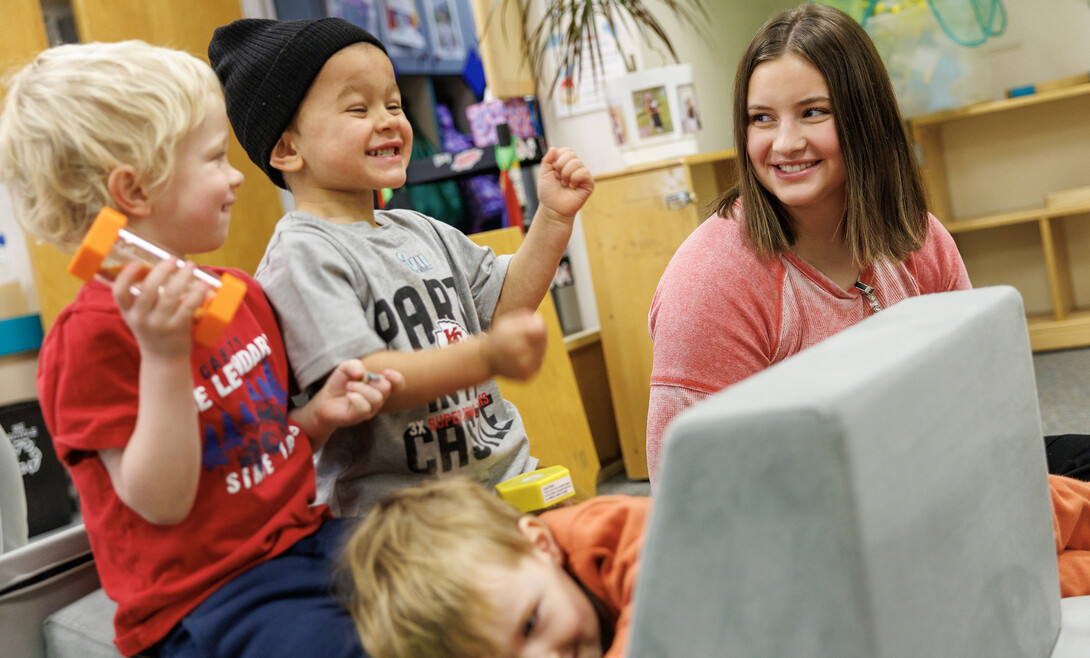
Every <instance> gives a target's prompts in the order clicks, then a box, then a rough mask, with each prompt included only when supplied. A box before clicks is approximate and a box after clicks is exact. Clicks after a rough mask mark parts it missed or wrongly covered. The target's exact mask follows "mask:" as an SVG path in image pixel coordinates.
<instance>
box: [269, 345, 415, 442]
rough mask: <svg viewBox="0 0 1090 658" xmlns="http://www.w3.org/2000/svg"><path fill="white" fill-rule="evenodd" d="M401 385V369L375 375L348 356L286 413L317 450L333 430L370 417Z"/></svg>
mask: <svg viewBox="0 0 1090 658" xmlns="http://www.w3.org/2000/svg"><path fill="white" fill-rule="evenodd" d="M403 388H405V378H404V376H402V374H401V373H400V372H398V371H396V370H391V369H389V368H387V369H386V370H384V371H383V372H382V374H381V375H375V374H372V373H371V372H369V371H368V370H367V369H366V367H365V366H364V365H363V362H362V361H360V360H359V359H349V360H348V361H345V362H344V363H342V364H341V365H339V366H337V369H336V370H334V371H333V373H332V374H331V375H330V376H329V377H328V378H326V381H325V384H323V385H322V388H321V390H320V391H318V392H317V393H315V394H314V397H312V398H311V399H310V400H308V401H307V403H306V404H304V405H303V406H301V407H299V408H297V409H292V410H291V412H289V414H288V415H289V416H290V417H291V419H292V420H293V421H295V423H296V424H297V425H299V427H301V428H303V431H304V432H306V435H307V437H308V438H309V439H310V443H311V446H312V447H313V449H314V450H315V451H317V450H318V449H320V448H321V447H322V446H323V445H325V442H326V441H327V440H329V436H330V434H332V433H333V430H335V429H336V428H338V427H347V426H349V425H355V424H356V423H361V422H363V421H365V420H367V419H368V418H372V417H373V416H374V415H375V414H377V413H378V412H379V410H381V409H382V406H383V404H384V403H385V402H386V398H388V397H389V396H390V394H391V393H392V392H394V391H400V390H402V389H403Z"/></svg>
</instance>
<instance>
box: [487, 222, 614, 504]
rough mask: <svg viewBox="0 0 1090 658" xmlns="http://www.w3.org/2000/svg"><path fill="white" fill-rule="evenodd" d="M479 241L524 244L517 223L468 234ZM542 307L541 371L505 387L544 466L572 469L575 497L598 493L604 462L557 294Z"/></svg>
mask: <svg viewBox="0 0 1090 658" xmlns="http://www.w3.org/2000/svg"><path fill="white" fill-rule="evenodd" d="M469 237H470V239H471V240H473V241H474V242H476V243H477V244H482V245H487V246H489V247H492V250H493V251H495V252H496V253H497V254H511V253H514V252H515V251H516V250H517V249H518V246H519V245H520V244H522V232H521V231H519V230H518V229H517V228H505V229H499V230H496V231H486V232H484V233H476V234H474V235H470V236H469ZM537 312H538V313H540V314H541V315H542V316H543V317H544V318H545V324H546V326H547V327H548V336H549V346H548V348H547V350H546V352H545V363H544V365H542V367H541V371H540V372H539V373H538V374H537V375H535V376H534V377H533V378H532V379H530V380H529V381H526V382H519V381H514V380H510V379H504V378H501V377H497V381H498V382H499V385H500V392H501V393H503V397H504V398H506V399H507V400H509V401H510V402H511V403H512V404H514V405H515V407H516V408H517V409H518V410H519V414H521V415H522V421H523V423H524V424H525V425H526V432H527V434H529V436H530V454H532V455H533V456H534V457H537V458H538V459H539V460H540V461H541V464H540V466H541V467H542V468H544V467H545V466H553V465H556V464H560V465H562V466H566V467H567V468H568V470H569V471H571V477H572V482H573V483H574V484H575V491H576V497H577V498H578V499H579V500H584V499H586V498H589V497H591V496H593V495H594V494H595V492H596V491H597V484H598V470H599V468H600V464H599V461H598V453H597V451H596V450H595V446H594V440H593V439H592V438H591V434H590V425H589V424H588V423H587V415H586V412H585V411H584V409H583V399H582V397H580V394H579V385H578V383H577V382H576V381H575V371H574V370H573V369H572V364H571V361H570V360H569V358H568V350H567V348H566V347H565V345H564V334H563V332H562V331H561V330H560V319H559V318H558V317H557V315H556V308H555V307H554V306H553V300H552V297H551V296H550V295H549V294H548V293H546V294H545V299H543V300H542V302H541V306H539V307H538V309H537Z"/></svg>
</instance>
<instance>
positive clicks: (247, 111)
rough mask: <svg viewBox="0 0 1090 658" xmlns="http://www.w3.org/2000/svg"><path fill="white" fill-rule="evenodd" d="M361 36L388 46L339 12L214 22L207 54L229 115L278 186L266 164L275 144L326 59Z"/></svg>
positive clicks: (252, 155)
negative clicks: (325, 15)
mask: <svg viewBox="0 0 1090 658" xmlns="http://www.w3.org/2000/svg"><path fill="white" fill-rule="evenodd" d="M361 41H364V42H366V43H369V44H372V45H374V46H377V47H378V48H380V49H381V50H382V52H386V48H384V47H383V45H382V43H381V42H380V41H379V40H378V39H376V38H375V37H374V35H372V34H371V33H370V32H368V31H367V30H364V29H363V28H361V27H357V26H356V25H353V24H352V23H349V22H348V21H346V20H344V19H341V18H318V19H311V20H302V21H274V20H267V19H263V18H244V19H241V20H237V21H235V22H233V23H229V24H228V25H224V26H222V27H218V28H216V32H215V34H213V35H212V41H211V43H209V44H208V59H209V61H210V62H211V63H212V68H213V69H215V70H216V75H218V76H219V79H220V82H221V83H223V93H224V96H225V98H226V100H227V116H228V117H229V118H230V119H231V126H232V127H233V128H234V129H235V135H236V136H237V137H238V141H239V142H241V143H242V148H244V149H246V153H247V154H248V155H249V156H250V159H251V160H253V161H254V164H256V165H257V166H258V167H261V169H262V171H264V172H265V174H266V175H268V177H269V178H270V179H272V182H274V183H276V184H277V185H278V186H280V187H283V188H285V189H286V188H287V186H286V185H285V184H284V177H283V176H282V175H281V173H280V171H279V170H277V169H275V168H273V166H272V165H270V164H269V156H270V155H271V154H272V150H273V147H274V146H276V142H277V141H279V140H280V136H281V135H282V134H284V130H285V129H286V128H287V127H288V124H289V123H291V119H292V117H293V116H295V111H296V110H297V109H298V108H299V104H300V103H302V102H303V97H304V96H305V95H306V93H307V90H308V89H310V85H311V83H313V82H314V78H316V77H318V72H319V71H321V70H322V66H324V65H325V63H326V60H328V59H329V58H330V57H332V56H333V55H334V54H336V53H337V51H339V50H341V49H342V48H344V47H346V46H350V45H352V44H354V43H359V42H361Z"/></svg>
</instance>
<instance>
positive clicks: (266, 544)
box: [38, 270, 327, 655]
mask: <svg viewBox="0 0 1090 658" xmlns="http://www.w3.org/2000/svg"><path fill="white" fill-rule="evenodd" d="M213 271H215V272H217V273H221V272H222V270H213ZM231 273H232V274H233V275H234V276H236V277H238V278H240V279H242V280H243V281H245V282H246V285H247V294H246V298H245V299H244V301H243V303H242V305H241V306H240V307H239V310H238V312H237V314H236V316H235V319H234V320H233V321H232V323H231V324H230V326H228V328H227V330H226V331H225V332H224V335H223V336H222V337H221V338H220V341H219V343H218V344H217V346H216V347H215V348H208V347H204V346H202V345H199V344H194V346H193V353H192V359H191V360H192V366H193V400H192V401H191V403H192V404H193V405H194V406H195V408H196V409H197V410H198V412H199V414H200V428H201V437H200V441H201V443H202V450H203V453H202V454H203V470H202V472H201V479H200V483H199V486H198V490H197V499H196V502H195V503H194V505H193V509H192V510H191V511H190V513H189V516H188V517H186V519H184V520H183V521H182V522H180V523H178V524H175V525H155V524H152V523H149V522H148V521H146V520H144V519H143V518H142V517H141V516H139V515H138V514H137V513H136V512H134V511H133V510H132V509H130V508H129V507H127V506H126V505H125V504H124V503H123V502H121V500H120V499H119V498H118V496H117V494H116V493H115V491H114V489H113V487H112V485H111V483H110V476H109V474H108V473H107V471H106V468H105V466H104V465H103V463H102V460H101V459H99V457H98V451H100V450H106V449H110V448H123V447H124V446H125V445H126V443H127V442H128V440H129V438H130V437H131V436H132V432H133V429H134V427H135V424H136V412H137V398H138V393H139V391H138V389H139V373H140V350H139V347H138V346H137V343H136V340H135V338H134V337H133V335H132V333H131V332H130V331H129V329H128V326H127V325H126V324H125V322H124V320H123V319H122V317H121V314H120V312H119V310H118V308H117V304H116V303H115V302H114V300H113V297H112V296H111V294H110V290H109V288H108V287H106V286H105V285H103V284H101V283H97V282H96V283H90V284H87V285H85V286H84V287H83V289H82V290H80V293H79V295H78V296H77V297H76V300H75V301H74V302H73V303H72V304H71V305H69V306H68V307H67V308H65V310H64V311H63V312H62V313H61V314H60V316H59V317H58V318H57V320H56V323H55V324H54V326H53V328H52V329H51V330H50V332H49V335H48V336H47V337H46V339H45V342H44V343H43V344H42V349H41V353H40V356H39V371H38V392H39V396H40V400H41V405H42V411H43V415H44V416H45V421H46V425H47V426H48V428H49V431H50V433H51V434H52V435H53V441H54V444H55V446H56V450H57V455H58V457H60V459H61V461H62V462H63V463H64V464H65V465H66V466H67V467H68V469H69V471H70V473H71V475H72V480H73V482H74V483H75V485H76V489H77V491H78V492H79V496H80V505H81V509H82V513H83V521H84V524H85V525H86V527H87V533H88V535H89V537H90V541H91V549H92V551H93V553H94V556H95V563H96V566H97V568H98V572H99V576H100V578H101V580H102V585H103V588H104V589H105V590H106V594H108V595H109V596H110V598H111V599H113V600H115V601H117V603H118V605H119V608H118V611H117V616H116V617H115V619H114V625H115V630H116V633H117V639H116V640H115V643H116V644H117V647H118V649H119V650H121V652H122V653H124V654H126V655H129V654H133V653H136V652H138V651H141V650H143V649H145V648H147V647H149V646H151V645H152V644H154V643H155V642H157V641H158V640H159V639H161V638H162V637H163V636H164V635H166V633H167V632H168V631H169V630H170V629H171V628H172V627H173V626H174V625H175V624H177V623H178V622H179V621H180V620H181V619H182V617H184V616H185V615H186V614H187V613H188V612H189V611H190V610H192V609H193V608H194V607H196V606H197V604H199V603H200V602H201V601H202V600H204V598H205V597H207V596H208V595H209V594H211V593H212V592H213V591H215V590H216V589H217V588H218V587H220V586H221V585H222V584H223V583H225V582H226V581H228V580H230V579H231V578H232V577H234V576H235V575H237V574H238V573H240V572H242V571H244V570H246V569H248V568H250V567H252V566H254V565H255V564H257V563H259V562H261V561H264V560H267V559H269V558H271V557H274V556H276V555H278V554H280V553H282V552H284V551H285V550H287V549H288V548H289V547H291V546H292V545H293V544H294V543H295V542H296V541H298V540H299V539H300V538H302V537H304V536H306V535H308V534H310V533H312V532H314V531H315V530H316V529H317V528H318V527H319V525H321V522H322V518H323V515H325V514H326V513H327V512H326V508H325V507H324V506H319V507H312V506H311V504H312V503H313V501H314V497H315V484H314V466H313V455H312V452H311V447H310V441H309V440H308V439H307V437H306V436H305V435H304V434H303V433H302V431H301V430H300V429H299V428H298V427H297V426H296V425H294V424H293V423H291V422H290V421H289V420H288V418H287V396H288V394H287V387H288V366H287V361H286V358H285V356H284V347H283V344H282V342H281V338H280V332H279V330H278V328H277V325H276V320H275V317H274V316H273V313H272V310H271V308H270V307H269V304H268V302H267V301H266V300H265V296H264V294H263V293H262V291H261V289H260V287H259V286H258V285H257V283H256V282H254V281H253V280H252V279H250V278H249V277H248V276H246V275H245V274H243V273H242V272H238V271H235V270H231ZM182 402H183V403H184V402H185V401H182ZM158 466H159V467H160V468H162V469H164V470H166V469H169V468H171V464H160V465H158Z"/></svg>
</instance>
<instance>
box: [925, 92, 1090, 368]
mask: <svg viewBox="0 0 1090 658" xmlns="http://www.w3.org/2000/svg"><path fill="white" fill-rule="evenodd" d="M1087 117H1090V84H1082V85H1077V86H1072V87H1066V88H1062V89H1056V90H1051V91H1045V92H1040V93H1037V94H1033V95H1030V96H1022V97H1018V98H1011V99H1006V100H1000V101H993V102H987V103H981V104H977V105H973V106H970V107H966V108H962V109H958V110H951V111H947V112H940V113H936V114H931V115H926V116H922V117H917V118H915V119H913V120H912V121H911V122H910V125H911V129H912V135H913V139H914V140H915V141H916V143H917V145H918V149H919V150H918V153H919V155H920V156H921V164H922V166H923V173H924V180H925V183H926V185H927V189H928V193H929V196H930V202H931V208H932V212H933V213H934V214H935V215H936V216H937V217H938V218H939V219H940V220H942V222H943V224H945V226H946V227H947V229H948V230H949V231H950V232H951V233H952V234H953V236H954V239H955V240H956V241H957V244H958V249H959V250H960V251H961V255H962V258H964V260H965V265H966V268H967V269H968V271H969V277H970V279H971V280H972V282H973V285H974V286H975V287H982V286H989V285H998V284H1009V285H1013V286H1014V287H1015V288H1017V289H1018V290H1019V292H1020V293H1021V294H1022V297H1023V300H1024V303H1025V306H1026V312H1027V320H1028V323H1029V333H1030V342H1031V344H1032V347H1033V349H1034V350H1052V349H1062V348H1068V347H1075V346H1081V345H1090V223H1088V222H1087V221H1086V220H1087V218H1088V217H1090V189H1087V190H1086V191H1085V193H1084V194H1081V195H1079V194H1068V195H1062V194H1056V193H1057V192H1060V191H1063V190H1073V189H1075V188H1080V187H1086V186H1090V121H1087ZM1050 195H1052V196H1054V197H1055V199H1054V202H1053V203H1047V202H1046V198H1047V197H1049V196H1050ZM1063 196H1067V197H1068V198H1067V199H1063V198H1060V197H1063Z"/></svg>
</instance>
